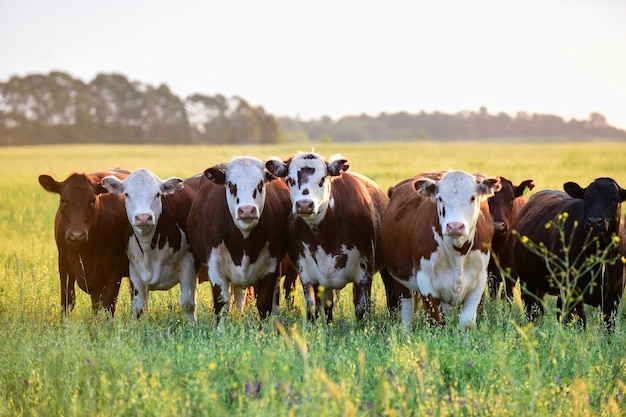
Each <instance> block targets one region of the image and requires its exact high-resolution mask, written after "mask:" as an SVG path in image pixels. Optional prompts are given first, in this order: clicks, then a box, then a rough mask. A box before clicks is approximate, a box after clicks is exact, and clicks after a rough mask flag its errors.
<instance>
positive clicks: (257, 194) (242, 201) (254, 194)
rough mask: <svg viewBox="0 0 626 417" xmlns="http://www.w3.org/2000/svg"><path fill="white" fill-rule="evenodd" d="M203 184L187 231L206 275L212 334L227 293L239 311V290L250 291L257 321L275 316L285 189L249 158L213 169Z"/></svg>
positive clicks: (282, 253) (241, 298) (287, 204)
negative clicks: (212, 314)
mask: <svg viewBox="0 0 626 417" xmlns="http://www.w3.org/2000/svg"><path fill="white" fill-rule="evenodd" d="M203 179H204V184H203V185H201V187H200V190H199V191H198V194H197V195H196V198H195V199H194V202H193V204H192V205H191V210H190V212H189V218H188V221H187V226H188V230H189V232H190V241H191V245H192V247H193V250H194V254H195V256H196V258H197V259H198V260H199V261H200V262H201V263H202V264H203V265H205V266H206V267H207V269H208V274H209V279H210V281H211V284H212V286H213V300H214V310H215V314H216V316H217V319H218V329H222V328H223V325H224V316H225V314H226V312H227V311H228V309H229V308H230V289H231V288H232V290H233V292H234V298H235V303H236V306H237V308H238V309H239V310H242V309H243V306H244V301H245V299H244V290H245V289H246V288H247V287H251V286H252V287H253V288H254V295H255V297H256V306H257V309H258V312H259V314H260V316H261V318H262V319H264V318H267V317H268V316H269V314H270V313H271V312H273V313H275V314H277V313H278V305H277V304H276V302H277V300H278V293H277V292H276V293H275V291H277V284H278V278H279V277H280V276H282V275H283V272H282V271H281V264H282V262H283V259H284V258H285V256H286V252H287V249H286V239H285V236H286V229H287V217H288V215H289V210H290V207H291V203H290V200H289V190H288V188H287V186H286V185H285V184H284V182H283V181H278V180H276V177H274V176H273V175H272V174H270V173H269V172H268V171H267V170H266V169H265V165H264V163H263V161H261V160H260V159H257V158H253V157H235V158H233V159H232V160H231V161H229V162H227V163H221V164H217V165H215V166H213V167H211V168H208V169H206V170H205V171H204V178H203Z"/></svg>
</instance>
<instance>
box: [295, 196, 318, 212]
mask: <svg viewBox="0 0 626 417" xmlns="http://www.w3.org/2000/svg"><path fill="white" fill-rule="evenodd" d="M295 209H296V214H299V215H303V216H308V215H311V214H313V211H314V209H315V204H314V203H313V201H312V200H305V199H303V200H298V201H296V206H295Z"/></svg>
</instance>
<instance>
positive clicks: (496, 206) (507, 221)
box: [487, 177, 535, 235]
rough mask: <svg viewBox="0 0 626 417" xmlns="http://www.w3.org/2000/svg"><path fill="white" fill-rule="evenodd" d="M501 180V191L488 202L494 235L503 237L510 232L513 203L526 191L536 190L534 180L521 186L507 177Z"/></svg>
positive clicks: (522, 183) (524, 182)
mask: <svg viewBox="0 0 626 417" xmlns="http://www.w3.org/2000/svg"><path fill="white" fill-rule="evenodd" d="M499 178H500V190H499V191H496V192H495V193H494V195H493V196H492V197H490V198H489V200H487V203H488V204H489V214H491V217H492V219H493V232H494V234H499V235H503V234H506V233H507V232H509V231H510V227H511V221H512V220H513V219H512V218H511V216H512V212H513V203H514V202H515V200H516V199H517V198H519V197H522V196H523V195H524V193H525V192H526V190H528V191H530V190H532V189H533V188H535V184H534V183H533V180H531V179H528V180H524V181H522V182H521V183H520V184H519V185H515V184H513V183H512V182H511V180H509V179H508V178H505V177H499Z"/></svg>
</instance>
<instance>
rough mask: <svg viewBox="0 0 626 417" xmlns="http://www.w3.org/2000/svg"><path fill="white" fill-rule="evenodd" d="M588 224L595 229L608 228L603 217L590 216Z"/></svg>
mask: <svg viewBox="0 0 626 417" xmlns="http://www.w3.org/2000/svg"><path fill="white" fill-rule="evenodd" d="M587 226H589V227H591V228H592V229H594V230H601V231H603V230H606V229H607V227H606V222H605V221H604V219H603V218H601V217H589V218H588V219H587Z"/></svg>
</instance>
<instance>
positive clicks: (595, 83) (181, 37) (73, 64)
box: [0, 0, 626, 128]
mask: <svg viewBox="0 0 626 417" xmlns="http://www.w3.org/2000/svg"><path fill="white" fill-rule="evenodd" d="M52 70H60V71H64V72H67V73H69V74H70V75H71V76H73V77H75V78H79V79H81V80H83V81H84V82H89V81H91V80H92V79H93V78H94V76H95V75H96V74H98V73H111V72H115V73H121V74H123V75H125V76H126V77H128V78H129V79H130V80H132V81H139V82H142V83H146V84H151V85H153V86H158V85H160V84H162V83H164V84H166V85H168V86H169V87H170V89H171V90H172V91H173V92H174V93H175V94H177V95H179V96H180V97H181V98H185V97H187V96H188V95H191V94H193V93H201V94H205V95H214V94H223V95H225V96H227V97H231V96H234V95H237V96H240V97H242V98H244V99H245V100H246V101H248V102H249V103H250V104H251V105H254V106H262V107H264V108H265V110H266V111H267V112H269V113H271V114H274V115H277V116H283V115H284V116H292V117H294V116H297V115H299V116H300V117H301V118H302V119H304V120H308V119H311V118H318V117H321V116H322V115H328V116H331V117H332V118H334V119H336V118H339V117H341V116H343V115H356V114H361V113H366V114H369V115H371V116H376V115H378V114H379V113H380V112H383V111H384V112H388V113H392V112H398V111H406V112H409V113H416V112H419V111H421V110H425V111H427V112H432V111H442V112H446V113H456V112H459V111H463V110H478V108H479V107H481V106H486V107H487V109H488V110H489V112H490V113H497V112H500V111H503V112H506V113H508V114H509V115H511V116H515V114H516V113H517V112H518V111H526V112H529V113H547V114H556V115H559V116H562V117H564V118H565V119H566V120H569V119H570V118H572V117H576V118H578V119H587V118H588V116H589V113H591V112H599V113H602V114H603V115H604V116H605V117H606V118H607V121H608V122H609V123H610V124H612V125H614V126H617V127H620V128H626V1H625V0H594V1H590V0H519V1H511V0H499V1H497V0H476V1H464V0H448V1H446V0H443V1H422V0H413V1H395V0H385V1H380V2H374V1H367V0H360V1H359V0H345V1H342V0H331V1H327V0H316V1H307V2H304V1H295V0H290V1H289V0H284V1H281V0H223V1H222V0H205V1H202V0H177V1H164V0H150V1H147V0H146V1H144V0H141V1H133V0H108V1H88V0H55V1H49V0H19V1H16V0H0V82H6V81H8V80H9V78H10V77H11V76H13V75H19V76H25V75H28V74H34V73H48V72H50V71H52Z"/></svg>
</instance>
